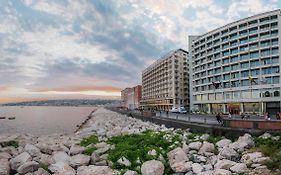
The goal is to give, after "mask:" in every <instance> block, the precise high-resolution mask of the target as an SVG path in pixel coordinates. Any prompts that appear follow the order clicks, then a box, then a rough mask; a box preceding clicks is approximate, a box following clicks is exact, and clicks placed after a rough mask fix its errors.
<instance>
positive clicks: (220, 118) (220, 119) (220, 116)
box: [219, 113, 222, 124]
mask: <svg viewBox="0 0 281 175" xmlns="http://www.w3.org/2000/svg"><path fill="white" fill-rule="evenodd" d="M219 121H220V123H221V124H222V113H220V114H219Z"/></svg>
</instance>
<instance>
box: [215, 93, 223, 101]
mask: <svg viewBox="0 0 281 175" xmlns="http://www.w3.org/2000/svg"><path fill="white" fill-rule="evenodd" d="M222 99H223V94H222V93H221V92H219V93H216V100H222Z"/></svg>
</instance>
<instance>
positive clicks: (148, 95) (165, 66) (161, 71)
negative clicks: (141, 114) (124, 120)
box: [141, 49, 189, 110]
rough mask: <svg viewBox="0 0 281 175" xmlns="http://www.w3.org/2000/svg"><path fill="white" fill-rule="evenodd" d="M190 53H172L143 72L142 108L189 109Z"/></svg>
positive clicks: (180, 51)
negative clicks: (181, 107)
mask: <svg viewBox="0 0 281 175" xmlns="http://www.w3.org/2000/svg"><path fill="white" fill-rule="evenodd" d="M187 59H188V52H187V51H185V50H183V49H178V50H175V51H171V52H170V53H168V54H167V55H165V56H163V57H162V58H160V59H158V60H157V61H156V62H154V63H153V64H151V65H150V66H149V67H147V68H146V69H145V70H144V71H143V72H142V100H141V107H142V108H144V109H149V110H170V109H171V108H172V107H173V106H175V107H179V106H184V107H186V108H187V109H188V108H189V90H188V88H189V78H188V61H187Z"/></svg>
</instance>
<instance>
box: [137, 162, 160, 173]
mask: <svg viewBox="0 0 281 175" xmlns="http://www.w3.org/2000/svg"><path fill="white" fill-rule="evenodd" d="M164 169H165V167H164V165H163V163H162V162H160V161H158V160H149V161H146V162H144V163H143V164H142V166H141V173H142V175H163V174H164Z"/></svg>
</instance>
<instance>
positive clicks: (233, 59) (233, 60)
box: [231, 56, 239, 62]
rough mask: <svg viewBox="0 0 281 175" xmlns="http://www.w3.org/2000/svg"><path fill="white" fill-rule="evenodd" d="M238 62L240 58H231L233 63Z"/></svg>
mask: <svg viewBox="0 0 281 175" xmlns="http://www.w3.org/2000/svg"><path fill="white" fill-rule="evenodd" d="M238 60H239V58H238V56H234V57H231V62H235V61H238Z"/></svg>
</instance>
